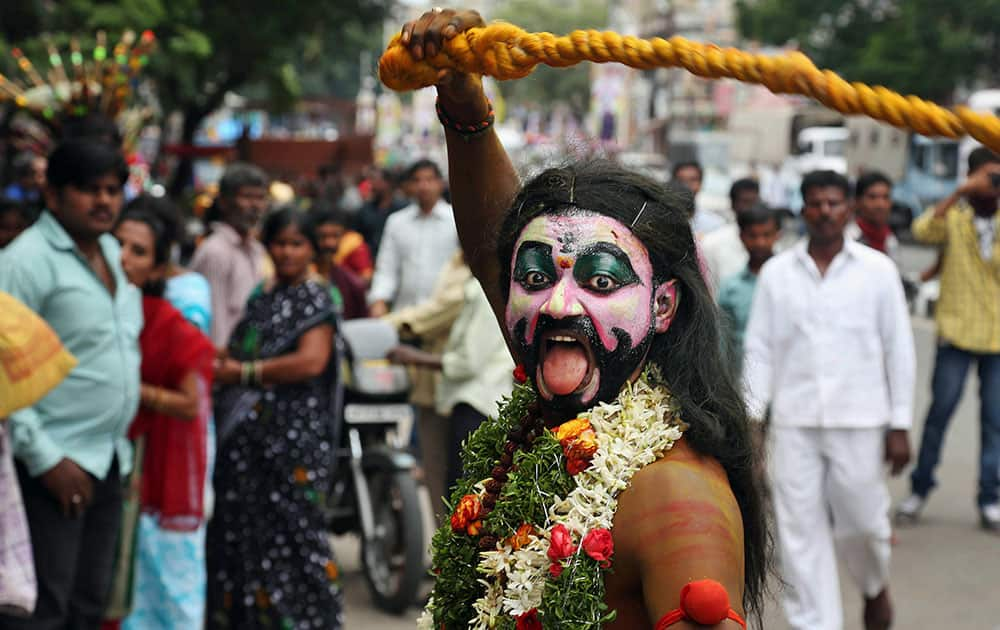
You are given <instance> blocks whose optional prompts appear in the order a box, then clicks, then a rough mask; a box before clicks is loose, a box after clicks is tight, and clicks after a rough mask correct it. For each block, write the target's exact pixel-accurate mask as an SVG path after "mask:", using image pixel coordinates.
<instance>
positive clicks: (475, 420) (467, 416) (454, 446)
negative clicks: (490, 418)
mask: <svg viewBox="0 0 1000 630" xmlns="http://www.w3.org/2000/svg"><path fill="white" fill-rule="evenodd" d="M484 420H486V416H484V415H483V414H481V413H479V412H478V411H476V410H475V409H474V408H472V406H471V405H467V404H466V403H458V404H457V405H455V406H454V407H453V408H452V410H451V423H450V424H451V429H450V432H451V435H450V436H449V440H448V441H449V445H448V472H447V473H446V477H447V478H446V479H445V488H446V496H448V493H450V491H451V489H452V487H454V485H455V482H456V481H458V478H459V477H461V476H462V442H463V441H464V440H465V438H467V437H469V434H470V433H472V432H473V431H475V430H476V429H478V428H479V425H480V424H482V423H483V421H484Z"/></svg>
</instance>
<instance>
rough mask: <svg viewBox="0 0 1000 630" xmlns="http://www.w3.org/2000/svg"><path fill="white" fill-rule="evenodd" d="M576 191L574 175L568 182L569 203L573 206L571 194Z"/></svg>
mask: <svg viewBox="0 0 1000 630" xmlns="http://www.w3.org/2000/svg"><path fill="white" fill-rule="evenodd" d="M575 190H576V174H575V173H574V174H573V176H572V178H571V179H570V180H569V203H570V205H573V193H574V191H575Z"/></svg>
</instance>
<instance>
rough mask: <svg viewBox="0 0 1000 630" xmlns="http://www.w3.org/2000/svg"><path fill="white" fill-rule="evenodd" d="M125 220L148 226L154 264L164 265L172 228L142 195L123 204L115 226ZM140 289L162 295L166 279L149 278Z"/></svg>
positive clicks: (166, 259) (168, 260)
mask: <svg viewBox="0 0 1000 630" xmlns="http://www.w3.org/2000/svg"><path fill="white" fill-rule="evenodd" d="M126 221H135V222H136V223H142V224H144V225H146V226H147V227H148V228H149V231H150V232H152V233H153V262H154V264H156V265H157V266H159V265H166V264H167V263H168V262H170V248H171V247H173V244H174V240H173V239H174V232H173V231H172V228H171V227H170V226H168V225H167V223H166V222H165V221H164V220H163V218H161V217H160V216H159V214H157V212H156V211H154V210H153V209H151V208H150V207H149V205H148V200H146V199H144V198H143V197H137V198H136V199H134V200H132V201H131V202H130V203H129V204H128V205H127V206H125V210H123V211H122V213H121V215H120V216H119V217H118V223H117V225H116V226H115V227H117V226H118V225H121V224H122V223H124V222H126ZM141 289H142V293H143V295H150V296H153V297H163V294H164V292H165V291H166V290H167V281H166V279H165V278H160V279H159V280H151V281H148V282H146V284H144V285H143V286H142V287H141Z"/></svg>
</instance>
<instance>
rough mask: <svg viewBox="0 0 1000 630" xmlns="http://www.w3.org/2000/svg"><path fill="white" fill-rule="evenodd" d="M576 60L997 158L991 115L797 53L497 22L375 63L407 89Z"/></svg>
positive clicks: (995, 122)
mask: <svg viewBox="0 0 1000 630" xmlns="http://www.w3.org/2000/svg"><path fill="white" fill-rule="evenodd" d="M581 61H593V62H597V63H606V62H611V61H614V62H618V63H623V64H625V65H627V66H631V67H633V68H639V69H642V70H648V69H651V68H671V67H682V68H685V69H686V70H687V71H689V72H691V73H693V74H696V75H698V76H700V77H705V78H709V79H718V78H722V77H726V78H730V79H737V80H739V81H743V82H745V83H759V84H761V85H763V86H765V87H767V88H768V89H770V90H771V91H772V92H774V93H776V94H803V95H805V96H808V97H811V98H813V99H815V100H817V101H819V102H820V103H822V104H824V105H826V106H827V107H829V108H831V109H834V110H837V111H838V112H841V113H843V114H846V115H864V116H868V117H870V118H874V119H876V120H881V121H884V122H887V123H889V124H891V125H894V126H896V127H903V128H907V129H910V130H912V131H915V132H917V133H919V134H922V135H925V136H947V137H949V138H958V137H960V136H962V135H965V134H968V135H970V136H972V137H973V138H975V139H976V140H978V141H980V142H982V143H983V144H984V145H986V146H988V147H990V148H991V149H993V150H994V151H998V152H1000V118H997V117H996V116H993V115H990V114H983V113H979V112H974V111H972V110H970V109H968V108H967V107H956V108H955V109H954V110H951V109H946V108H944V107H941V106H939V105H936V104H934V103H931V102H930V101H925V100H923V99H921V98H918V97H916V96H903V95H901V94H898V93H896V92H893V91H892V90H889V89H887V88H884V87H881V86H875V87H870V86H868V85H865V84H863V83H848V82H847V81H845V80H844V79H842V78H841V77H839V76H838V75H837V74H836V73H834V72H832V71H830V70H820V69H819V68H817V67H816V66H815V65H814V64H813V62H812V61H810V60H809V58H808V57H806V56H805V55H803V54H802V53H800V52H788V53H785V54H783V55H778V56H768V55H761V54H756V53H749V52H745V51H742V50H737V49H734V48H719V47H718V46H715V45H712V44H701V43H698V42H693V41H690V40H687V39H684V38H682V37H672V38H671V39H670V40H669V41H668V40H665V39H661V38H659V37H654V38H652V39H648V40H647V39H640V38H638V37H632V36H630V35H624V36H623V35H619V34H618V33H614V32H611V31H604V32H600V31H595V30H587V31H573V32H572V33H570V34H569V35H566V36H563V37H557V36H556V35H553V34H552V33H528V32H527V31H525V30H523V29H521V28H518V27H517V26H514V25H513V24H507V23H503V22H497V23H493V24H490V25H489V26H486V27H483V28H473V29H470V30H468V31H465V32H464V33H460V34H459V35H456V36H455V37H454V38H452V39H451V40H448V41H447V42H445V44H444V50H442V51H440V52H439V53H438V54H436V55H435V56H434V57H431V58H428V59H425V60H422V61H417V60H415V59H414V58H413V57H412V56H411V55H410V52H409V50H408V49H407V48H406V47H405V46H403V45H402V43H400V36H399V35H397V36H396V37H394V38H393V39H392V41H390V42H389V46H388V47H387V49H386V51H385V53H384V54H383V55H382V58H381V59H380V60H379V78H380V79H381V80H382V82H383V83H384V84H385V85H386V86H387V87H389V88H391V89H393V90H398V91H405V90H415V89H418V88H422V87H427V86H430V85H434V83H435V82H436V81H437V73H438V72H439V71H440V70H441V69H444V68H448V69H455V70H459V71H461V72H466V73H470V74H482V75H488V76H491V77H495V78H497V79H501V80H503V79H519V78H521V77H524V76H527V75H528V74H529V73H530V72H531V71H532V70H533V69H534V68H535V66H537V65H538V64H540V63H544V64H546V65H549V66H555V67H565V66H572V65H575V64H578V63H580V62H581Z"/></svg>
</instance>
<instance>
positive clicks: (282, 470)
mask: <svg viewBox="0 0 1000 630" xmlns="http://www.w3.org/2000/svg"><path fill="white" fill-rule="evenodd" d="M262 237H263V238H262V240H263V242H264V245H265V246H266V247H267V249H268V253H269V254H270V255H271V258H272V260H273V262H274V269H275V280H274V281H273V282H272V283H270V284H269V285H266V286H263V287H260V288H259V289H258V290H256V291H255V292H254V294H253V295H252V296H251V297H250V300H249V302H248V304H247V308H246V313H245V315H244V317H243V320H242V321H241V322H240V323H239V325H237V327H236V330H235V331H234V332H233V335H232V338H231V340H230V343H229V348H228V357H226V358H225V359H221V360H219V361H218V362H217V364H216V372H215V374H216V381H217V382H218V383H222V384H224V386H223V387H222V388H220V389H219V390H218V391H217V395H216V398H215V418H216V422H217V429H218V437H219V450H218V458H217V461H216V469H215V475H214V486H215V497H216V498H215V513H214V516H213V519H212V521H211V522H210V523H209V527H208V544H207V548H208V611H207V614H206V624H207V627H208V628H211V629H218V630H223V629H233V630H235V629H239V630H253V629H254V628H267V629H268V630H283V629H285V628H287V629H289V630H291V629H293V628H322V629H324V630H326V629H336V628H340V627H341V593H340V587H339V584H338V581H337V578H338V574H339V571H338V568H337V565H336V564H335V562H334V558H333V552H332V550H331V548H330V545H329V541H328V539H327V532H326V531H325V518H324V514H323V509H322V505H323V502H324V498H325V496H326V495H327V493H328V492H329V488H330V483H331V474H332V467H333V454H334V448H335V447H336V445H335V444H334V443H333V417H334V416H333V414H334V409H333V408H332V404H333V401H332V399H331V391H332V384H333V379H334V378H335V366H334V365H333V364H332V362H331V356H332V348H333V331H334V324H335V310H334V303H333V300H332V299H331V297H330V290H329V288H328V287H327V286H325V284H324V283H323V282H322V281H321V280H317V279H314V277H313V276H312V275H311V272H310V265H311V264H312V263H313V261H314V259H315V256H316V252H317V251H318V250H319V248H318V246H317V243H316V237H315V232H314V230H313V228H312V226H310V225H309V224H308V219H306V217H305V216H304V215H302V214H300V213H297V212H294V211H288V210H286V211H280V212H277V213H276V214H273V215H271V216H270V217H268V219H267V220H266V221H265V224H264V229H263V233H262Z"/></svg>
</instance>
